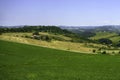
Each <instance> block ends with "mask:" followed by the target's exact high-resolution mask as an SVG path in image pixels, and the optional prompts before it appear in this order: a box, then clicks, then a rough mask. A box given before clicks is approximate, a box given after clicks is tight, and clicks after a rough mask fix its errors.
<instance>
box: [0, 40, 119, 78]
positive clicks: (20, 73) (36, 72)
mask: <svg viewBox="0 0 120 80" xmlns="http://www.w3.org/2000/svg"><path fill="white" fill-rule="evenodd" d="M119 67H120V56H119V55H117V56H116V55H114V56H111V55H100V54H82V53H77V52H69V51H62V50H56V49H50V48H44V47H39V46H32V45H27V44H21V43H15V42H8V41H3V40H0V80H119V79H120V74H119V73H120V69H119Z"/></svg>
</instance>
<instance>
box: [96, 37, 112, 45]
mask: <svg viewBox="0 0 120 80" xmlns="http://www.w3.org/2000/svg"><path fill="white" fill-rule="evenodd" d="M98 42H99V43H101V44H107V45H108V44H112V41H111V40H110V39H107V38H101V39H99V40H98Z"/></svg>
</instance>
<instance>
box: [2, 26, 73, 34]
mask: <svg viewBox="0 0 120 80" xmlns="http://www.w3.org/2000/svg"><path fill="white" fill-rule="evenodd" d="M33 31H39V32H49V33H55V34H66V35H68V34H72V32H70V31H67V30H63V29H61V28H59V27H57V26H24V27H18V28H16V27H10V28H9V27H0V33H6V32H33Z"/></svg>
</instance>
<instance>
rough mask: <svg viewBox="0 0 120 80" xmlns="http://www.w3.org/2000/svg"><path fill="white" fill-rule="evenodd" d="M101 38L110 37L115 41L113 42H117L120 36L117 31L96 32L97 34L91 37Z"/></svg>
mask: <svg viewBox="0 0 120 80" xmlns="http://www.w3.org/2000/svg"><path fill="white" fill-rule="evenodd" d="M101 38H108V39H110V40H112V41H113V43H117V42H119V41H120V36H119V35H118V34H117V33H115V32H96V35H95V36H93V37H91V38H90V39H92V40H98V39H101Z"/></svg>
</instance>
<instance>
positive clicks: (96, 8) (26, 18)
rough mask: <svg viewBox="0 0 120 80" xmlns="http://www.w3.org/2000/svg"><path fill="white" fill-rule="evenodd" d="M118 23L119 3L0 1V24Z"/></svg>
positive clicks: (101, 0) (102, 0) (114, 0)
mask: <svg viewBox="0 0 120 80" xmlns="http://www.w3.org/2000/svg"><path fill="white" fill-rule="evenodd" d="M119 24H120V0H0V25H10V26H11V25H67V26H97V25H119Z"/></svg>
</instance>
